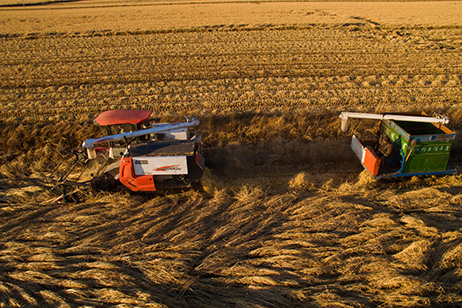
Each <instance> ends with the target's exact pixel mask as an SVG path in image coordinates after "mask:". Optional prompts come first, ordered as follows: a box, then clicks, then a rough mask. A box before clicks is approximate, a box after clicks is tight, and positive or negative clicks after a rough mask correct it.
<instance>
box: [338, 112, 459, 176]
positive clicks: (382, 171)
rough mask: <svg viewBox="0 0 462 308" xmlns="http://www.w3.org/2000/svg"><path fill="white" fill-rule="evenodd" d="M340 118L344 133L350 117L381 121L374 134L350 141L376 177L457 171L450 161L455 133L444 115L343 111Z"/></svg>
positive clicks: (357, 154)
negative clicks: (448, 125)
mask: <svg viewBox="0 0 462 308" xmlns="http://www.w3.org/2000/svg"><path fill="white" fill-rule="evenodd" d="M340 118H341V119H342V124H341V125H342V127H341V129H342V131H343V132H346V131H347V130H348V119H350V118H358V119H373V120H378V121H380V128H379V131H378V133H377V134H376V135H375V136H372V137H371V136H359V135H353V137H352V140H351V148H352V150H353V152H354V153H355V155H356V157H357V158H358V159H359V161H360V162H361V164H362V165H363V167H364V169H366V170H367V171H368V172H369V173H370V174H371V175H372V176H373V177H374V178H376V179H380V178H393V177H405V176H415V175H443V174H455V173H457V170H456V169H455V168H454V167H453V166H451V164H450V163H449V158H450V151H451V148H452V145H453V143H454V140H455V137H456V133H455V132H454V131H452V130H451V129H449V128H448V127H446V126H445V124H447V123H449V119H448V118H447V117H445V116H440V115H437V116H435V117H430V116H427V115H426V114H421V115H409V114H372V113H355V112H342V113H341V114H340Z"/></svg>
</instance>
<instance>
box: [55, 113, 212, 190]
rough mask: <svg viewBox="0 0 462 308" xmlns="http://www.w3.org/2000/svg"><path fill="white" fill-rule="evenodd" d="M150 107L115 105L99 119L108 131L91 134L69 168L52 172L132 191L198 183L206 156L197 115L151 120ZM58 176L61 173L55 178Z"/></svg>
mask: <svg viewBox="0 0 462 308" xmlns="http://www.w3.org/2000/svg"><path fill="white" fill-rule="evenodd" d="M150 116H151V111H148V110H112V111H106V112H103V113H101V114H100V115H99V116H98V117H97V118H96V119H95V123H96V124H97V125H99V126H101V128H102V130H103V132H104V133H105V136H103V137H99V138H94V139H87V140H85V141H84V142H83V144H82V147H81V148H80V149H79V150H76V151H74V154H75V159H74V160H73V161H72V162H71V163H70V164H69V165H68V167H66V168H60V165H58V166H57V168H56V169H55V171H53V172H52V174H51V175H50V178H51V179H52V180H53V181H54V183H55V185H60V186H69V185H77V186H82V185H83V186H91V187H93V188H94V189H98V190H106V189H110V188H112V187H114V186H117V185H118V184H122V185H123V186H125V187H127V188H128V189H130V190H132V191H157V190H160V189H170V188H185V187H190V186H191V185H193V184H196V183H199V182H200V179H201V177H202V174H203V170H204V166H205V159H204V157H203V155H202V146H201V135H200V133H199V132H197V131H195V128H197V126H198V125H199V121H198V120H197V119H196V118H194V117H186V122H182V123H160V124H153V123H151V121H150V120H149V117H150ZM54 176H58V177H57V179H54Z"/></svg>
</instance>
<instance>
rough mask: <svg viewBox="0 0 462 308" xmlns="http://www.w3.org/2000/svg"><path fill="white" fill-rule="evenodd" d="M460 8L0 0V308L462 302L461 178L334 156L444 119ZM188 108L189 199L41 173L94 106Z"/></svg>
mask: <svg viewBox="0 0 462 308" xmlns="http://www.w3.org/2000/svg"><path fill="white" fill-rule="evenodd" d="M460 20H462V2H458V1H438V2H419V1H415V2H414V1H413V2H346V1H345V2H278V1H272V2H260V1H251V2H248V1H185V2H177V1H154V0H152V1H149V0H146V1H122V0H121V1H114V0H112V1H109V0H107V1H103V0H101V1H96V0H95V1H93V0H87V1H33V0H24V1H14V0H1V1H0V133H1V136H2V138H1V139H0V230H1V234H2V237H1V239H0V307H268V308H269V307H378V306H381V307H422V306H435V307H460V306H461V305H462V261H461V260H462V210H461V204H462V176H461V175H460V174H456V175H453V176H441V177H412V178H406V179H399V180H382V181H375V180H373V179H372V178H371V177H370V176H369V175H368V174H367V173H366V172H364V171H363V168H362V167H361V165H360V164H359V162H358V161H357V160H356V157H355V156H354V154H353V152H352V151H351V149H350V147H349V142H350V139H351V136H352V134H353V133H374V132H375V131H376V130H377V128H378V126H377V125H378V123H375V122H373V121H359V120H351V121H350V127H349V130H348V131H347V132H345V133H342V132H341V131H340V119H339V114H340V112H341V111H358V112H380V113H382V112H422V111H425V112H427V113H429V114H433V113H438V114H445V115H447V116H448V117H449V118H450V123H449V124H448V127H449V128H451V129H452V130H454V131H456V133H457V138H456V141H455V144H454V146H453V149H452V155H451V161H450V163H451V164H452V165H454V166H455V167H457V168H458V169H459V170H461V169H460V168H462V141H461V136H462V26H461V25H460ZM114 109H148V110H152V111H153V115H152V118H153V119H154V120H156V121H158V122H170V121H183V116H184V115H192V116H196V117H197V118H198V119H199V120H200V121H201V125H200V130H201V133H202V136H203V145H204V148H205V150H204V151H205V158H206V167H207V168H206V174H205V176H204V181H203V186H204V189H203V190H195V189H192V190H187V191H178V192H171V191H169V192H164V193H161V194H134V193H128V192H124V191H122V192H120V191H118V192H94V191H90V190H84V189H83V190H81V191H80V192H79V193H78V194H74V195H72V196H71V198H70V200H68V201H69V202H64V201H63V200H62V199H60V198H58V196H59V194H56V192H53V191H50V190H49V186H48V185H46V181H45V180H46V177H47V175H48V174H49V173H50V172H51V171H52V170H53V169H54V167H56V166H57V164H58V162H59V161H60V160H61V159H63V158H64V157H66V155H67V154H68V153H69V152H70V151H71V150H73V149H76V148H77V147H79V145H80V144H81V143H82V141H83V140H85V139H87V138H90V137H96V136H100V135H101V132H100V130H99V128H98V127H97V126H96V125H94V124H93V120H94V118H95V117H96V116H97V115H98V114H99V113H100V112H101V111H105V110H114Z"/></svg>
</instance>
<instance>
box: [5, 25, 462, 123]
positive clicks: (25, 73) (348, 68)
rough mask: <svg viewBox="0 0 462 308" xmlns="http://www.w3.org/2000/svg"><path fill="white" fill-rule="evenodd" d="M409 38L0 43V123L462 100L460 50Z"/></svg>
mask: <svg viewBox="0 0 462 308" xmlns="http://www.w3.org/2000/svg"><path fill="white" fill-rule="evenodd" d="M412 31H416V30H412ZM412 31H411V30H410V32H405V33H401V32H398V33H400V35H397V34H396V31H395V32H393V31H389V33H392V34H390V35H391V37H390V35H389V36H387V35H385V34H386V33H385V34H384V32H383V30H378V29H372V28H369V27H366V26H363V27H361V28H358V27H356V28H354V29H352V28H351V27H350V26H345V27H340V28H333V27H323V28H320V29H318V28H316V29H315V28H313V29H285V30H282V29H277V30H271V31H268V30H265V31H263V30H251V31H211V32H190V33H187V32H186V33H150V34H133V35H129V34H127V35H118V36H94V37H59V36H57V37H46V36H39V37H37V38H35V39H30V40H28V39H25V38H11V39H3V40H2V42H1V43H2V46H3V47H4V48H3V49H2V51H1V52H2V53H3V55H2V57H1V59H2V60H1V64H2V65H1V70H2V75H3V76H5V78H3V79H2V80H0V92H1V93H0V94H1V95H0V104H2V108H1V112H0V117H1V118H2V119H3V121H6V122H7V123H17V122H26V123H28V122H29V123H40V122H48V121H52V120H58V119H74V118H76V119H78V120H85V119H86V118H85V115H87V114H93V113H98V112H99V111H102V110H107V109H120V108H144V109H151V110H155V111H158V112H161V111H174V112H177V111H181V110H188V109H205V110H227V109H231V110H246V109H250V108H272V107H285V106H287V107H299V108H306V107H322V108H331V109H336V110H340V109H346V108H354V109H361V108H364V107H366V106H367V107H374V106H380V105H387V106H389V107H390V108H391V107H392V106H393V108H394V109H396V108H403V107H404V106H409V104H414V105H415V106H419V107H423V108H428V107H433V108H435V109H445V108H448V107H450V106H454V105H455V104H460V102H461V101H462V92H461V87H460V85H461V82H462V81H461V80H462V66H461V64H460V63H462V61H461V56H460V52H459V48H456V47H454V48H453V49H448V48H446V49H444V48H442V49H438V50H434V48H431V47H430V46H427V47H426V48H422V46H423V45H422V44H420V43H415V42H414V41H413V40H412V39H410V38H413V37H414V36H415V35H414V34H412V33H413V32H412ZM420 31H421V32H423V33H426V32H425V31H426V30H420ZM428 31H429V32H430V33H429V34H428V35H427V42H428V43H431V41H432V40H433V39H432V38H433V37H434V36H436V35H437V33H438V31H440V32H441V33H444V36H443V37H445V38H446V40H447V41H452V42H455V41H457V40H460V36H459V33H458V32H457V31H450V30H447V29H440V30H435V29H432V30H428ZM387 33H388V32H387ZM393 33H395V34H394V35H393ZM422 37H423V38H421V40H425V36H424V35H423V36H422ZM408 38H409V39H408ZM419 42H420V41H419ZM419 109H420V108H419Z"/></svg>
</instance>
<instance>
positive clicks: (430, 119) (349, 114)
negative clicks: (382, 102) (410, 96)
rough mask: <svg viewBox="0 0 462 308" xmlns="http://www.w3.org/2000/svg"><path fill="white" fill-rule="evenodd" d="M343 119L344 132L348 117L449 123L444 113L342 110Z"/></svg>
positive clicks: (346, 127) (341, 116) (342, 127)
mask: <svg viewBox="0 0 462 308" xmlns="http://www.w3.org/2000/svg"><path fill="white" fill-rule="evenodd" d="M340 118H341V119H342V124H341V129H342V132H346V131H347V130H348V119H349V118H356V119H375V120H397V121H409V122H427V123H439V124H448V123H449V118H448V117H446V116H444V115H436V116H435V117H428V116H409V115H400V114H386V113H382V114H379V113H360V112H342V113H341V114H340Z"/></svg>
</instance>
